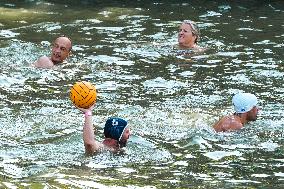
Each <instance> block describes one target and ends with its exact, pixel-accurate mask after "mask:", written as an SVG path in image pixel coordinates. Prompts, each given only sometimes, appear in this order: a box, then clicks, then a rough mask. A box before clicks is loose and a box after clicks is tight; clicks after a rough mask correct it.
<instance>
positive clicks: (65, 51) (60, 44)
mask: <svg viewBox="0 0 284 189" xmlns="http://www.w3.org/2000/svg"><path fill="white" fill-rule="evenodd" d="M71 49H72V42H71V40H70V39H69V38H68V37H65V36H61V37H58V38H56V39H55V41H54V42H53V46H52V50H51V55H50V57H47V56H42V57H40V58H39V59H38V60H37V61H36V62H34V66H35V67H37V68H52V67H53V66H54V65H58V64H61V63H62V62H63V61H64V60H65V59H66V58H68V56H69V55H70V52H71Z"/></svg>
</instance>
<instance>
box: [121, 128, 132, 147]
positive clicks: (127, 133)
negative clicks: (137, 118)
mask: <svg viewBox="0 0 284 189" xmlns="http://www.w3.org/2000/svg"><path fill="white" fill-rule="evenodd" d="M130 135H131V132H130V129H129V127H127V128H126V129H125V130H124V132H123V135H122V137H121V140H120V141H119V143H120V146H121V147H125V146H126V143H127V141H128V139H129V137H130Z"/></svg>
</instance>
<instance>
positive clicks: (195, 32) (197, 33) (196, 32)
mask: <svg viewBox="0 0 284 189" xmlns="http://www.w3.org/2000/svg"><path fill="white" fill-rule="evenodd" d="M183 23H185V24H188V25H190V27H191V28H192V33H193V35H195V36H196V39H195V41H194V43H197V42H198V40H199V38H200V30H199V28H198V26H197V24H196V22H194V21H192V20H184V21H183Z"/></svg>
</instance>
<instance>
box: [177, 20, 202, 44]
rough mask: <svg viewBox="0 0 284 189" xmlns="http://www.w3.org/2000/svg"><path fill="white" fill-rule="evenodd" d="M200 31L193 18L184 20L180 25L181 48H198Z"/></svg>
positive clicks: (179, 42) (179, 39)
mask: <svg viewBox="0 0 284 189" xmlns="http://www.w3.org/2000/svg"><path fill="white" fill-rule="evenodd" d="M199 38H200V31H199V28H198V26H197V24H196V23H195V22H193V21H191V20H184V21H183V22H182V24H181V25H180V27H179V33H178V44H179V48H180V49H188V48H191V49H194V48H198V46H197V42H198V40H199Z"/></svg>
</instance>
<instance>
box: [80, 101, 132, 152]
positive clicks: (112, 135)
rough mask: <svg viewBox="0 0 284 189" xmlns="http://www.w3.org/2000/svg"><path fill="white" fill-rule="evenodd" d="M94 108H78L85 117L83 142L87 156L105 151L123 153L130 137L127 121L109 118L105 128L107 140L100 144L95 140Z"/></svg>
mask: <svg viewBox="0 0 284 189" xmlns="http://www.w3.org/2000/svg"><path fill="white" fill-rule="evenodd" d="M93 108H94V106H91V107H90V108H89V109H82V108H78V109H79V110H81V111H82V112H83V113H84V116H85V123H84V127H83V140H84V145H85V152H86V154H94V153H95V152H100V151H103V150H109V151H111V152H114V153H116V152H119V151H121V150H122V148H123V147H125V146H126V143H127V141H128V139H129V137H130V128H129V126H128V125H127V121H125V120H124V119H121V118H115V117H111V118H109V119H108V120H107V121H106V123H105V127H104V136H105V139H104V140H103V142H98V141H96V139H95V134H94V129H93V123H92V110H93Z"/></svg>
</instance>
